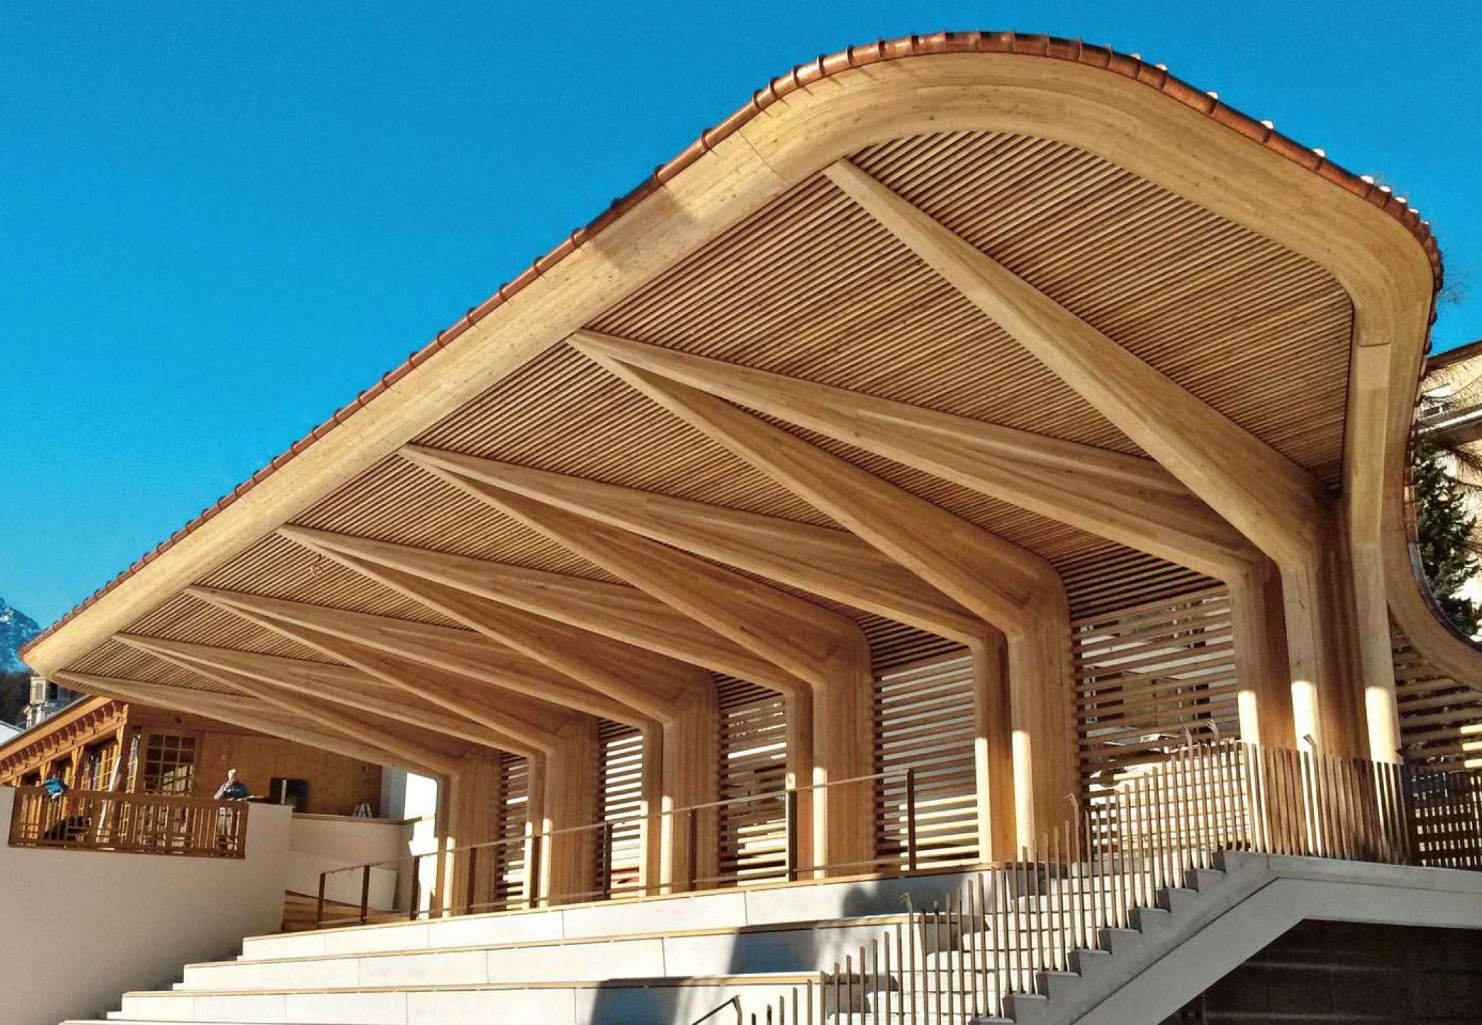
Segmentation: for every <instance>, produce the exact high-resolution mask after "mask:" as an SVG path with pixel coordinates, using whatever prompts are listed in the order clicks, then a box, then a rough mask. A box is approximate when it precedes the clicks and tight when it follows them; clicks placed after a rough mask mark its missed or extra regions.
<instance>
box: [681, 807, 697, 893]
mask: <svg viewBox="0 0 1482 1025" xmlns="http://www.w3.org/2000/svg"><path fill="white" fill-rule="evenodd" d="M684 828H685V837H684V849H685V853H686V857H685V880H684V884H685V885H684V889H685V892H686V893H693V892H694V891H695V888H696V887H697V886H698V885H699V882H700V809H698V808H688V809H686V810H685V827H684Z"/></svg>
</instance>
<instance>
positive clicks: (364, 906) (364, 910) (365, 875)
mask: <svg viewBox="0 0 1482 1025" xmlns="http://www.w3.org/2000/svg"><path fill="white" fill-rule="evenodd" d="M370 879H371V867H370V866H369V865H366V866H364V867H363V868H361V870H360V924H361V925H364V924H365V923H366V919H368V918H369V917H370Z"/></svg>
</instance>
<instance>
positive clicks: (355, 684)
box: [114, 634, 533, 754]
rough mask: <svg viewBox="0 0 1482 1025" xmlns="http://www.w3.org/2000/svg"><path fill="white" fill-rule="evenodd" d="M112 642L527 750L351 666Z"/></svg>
mask: <svg viewBox="0 0 1482 1025" xmlns="http://www.w3.org/2000/svg"><path fill="white" fill-rule="evenodd" d="M114 639H115V640H117V641H119V642H120V643H121V644H126V645H128V646H130V647H132V648H137V649H138V650H140V651H144V652H147V653H149V654H150V655H153V656H154V657H156V658H161V659H165V660H167V661H169V662H172V663H174V664H176V665H179V666H181V667H182V668H185V669H190V670H199V669H202V668H204V669H206V670H208V671H209V670H212V669H217V670H224V671H226V672H229V673H232V674H234V675H236V676H238V677H245V678H247V679H250V680H256V681H259V682H260V683H262V684H267V685H272V686H276V687H281V688H282V689H284V690H288V691H292V692H294V693H296V694H300V695H304V696H307V697H322V698H323V699H324V700H326V701H330V702H333V703H335V704H340V705H344V706H346V707H348V708H355V709H359V710H360V711H363V712H369V713H371V714H373V715H378V716H382V717H385V718H389V719H391V720H392V721H393V722H405V723H407V724H409V725H412V726H418V727H421V728H423V729H428V730H432V731H434V732H436V733H438V734H442V735H445V736H449V737H457V738H459V739H461V740H466V741H468V742H469V743H472V744H477V745H479V746H481V747H486V748H494V749H496V750H500V751H510V752H513V753H515V754H531V753H533V749H532V748H530V747H529V745H527V744H525V743H523V742H522V741H520V740H519V739H518V738H515V737H511V736H509V735H508V734H502V733H496V732H495V731H493V730H490V729H487V728H485V727H481V726H479V725H478V724H476V723H471V722H469V721H468V720H466V719H464V718H463V717H461V716H455V715H450V714H447V713H445V712H443V711H441V710H440V709H438V708H437V707H436V706H435V705H431V704H428V703H427V702H425V701H424V700H422V699H418V698H412V697H411V696H410V695H407V694H405V693H404V692H402V691H400V690H398V689H396V688H395V687H392V686H390V685H389V684H387V683H385V682H383V681H382V680H379V679H377V678H376V677H374V676H371V675H370V674H369V673H365V672H362V671H361V670H359V669H356V668H355V667H353V666H346V665H334V664H330V663H325V662H309V661H305V660H303V659H296V658H284V657H282V656H281V655H264V654H260V653H258V652H254V651H239V650H237V649H235V648H219V647H213V646H211V645H206V644H193V643H190V642H188V641H176V640H170V639H167V638H163V637H145V636H140V635H137V634H117V635H115V638H114Z"/></svg>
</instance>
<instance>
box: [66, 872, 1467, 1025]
mask: <svg viewBox="0 0 1482 1025" xmlns="http://www.w3.org/2000/svg"><path fill="white" fill-rule="evenodd" d="M1216 864H1217V866H1218V867H1216V868H1211V869H1200V870H1196V871H1191V872H1188V873H1187V874H1186V875H1185V878H1184V880H1183V882H1184V885H1183V886H1179V887H1164V888H1162V889H1160V890H1158V891H1157V893H1156V895H1155V899H1154V900H1153V901H1152V902H1151V904H1152V906H1148V907H1137V908H1133V909H1132V910H1131V912H1130V914H1129V915H1128V916H1127V927H1125V928H1115V929H1100V930H1098V931H1095V932H1094V934H1092V937H1093V938H1091V939H1090V942H1088V943H1085V944H1078V943H1077V942H1076V940H1077V938H1078V937H1079V936H1081V935H1083V934H1084V930H1082V929H1080V928H1078V927H1075V926H1074V925H1069V926H1068V927H1067V922H1068V919H1067V916H1066V914H1065V911H1066V908H1067V906H1070V905H1073V904H1074V901H1072V900H1070V899H1069V898H1070V896H1071V895H1072V894H1073V893H1075V892H1077V891H1078V892H1080V893H1082V894H1095V895H1096V896H1097V898H1098V899H1099V900H1101V901H1102V902H1103V904H1105V902H1106V901H1107V900H1108V899H1109V895H1108V894H1107V893H1106V891H1105V885H1106V884H1105V880H1104V879H1102V878H1101V877H1098V876H1097V875H1096V874H1094V873H1092V872H1090V871H1089V870H1086V871H1070V872H1067V873H1064V874H1063V875H1062V876H1061V877H1058V878H1055V879H1050V880H1046V879H1044V878H1043V877H1042V876H1031V877H1029V878H1030V879H1031V880H1032V881H1031V882H1029V883H1027V884H1025V886H1024V889H1025V890H1026V891H1029V892H1020V893H1017V894H1014V895H1013V896H1012V897H1011V898H1005V900H1004V901H1002V902H1001V904H1000V905H999V906H1000V907H1001V909H1002V910H1001V913H1000V914H999V915H998V916H997V917H996V918H995V919H994V923H995V924H993V926H992V927H991V928H990V927H988V925H987V921H986V919H985V918H984V917H983V916H981V915H974V914H973V913H972V904H971V901H969V903H968V906H967V910H966V911H965V912H964V911H963V910H962V906H961V905H957V904H955V903H953V902H952V901H949V900H948V899H947V898H948V897H949V895H955V894H959V893H963V892H967V891H971V890H972V889H973V888H974V887H977V886H978V885H979V877H977V876H975V875H973V874H970V873H944V874H935V875H919V876H914V877H910V878H898V879H873V880H858V881H838V882H828V883H819V884H812V883H810V884H793V885H786V886H775V887H767V888H757V889H752V890H744V891H743V890H733V891H722V892H714V893H707V894H697V895H693V896H676V897H667V898H653V899H648V900H640V901H626V902H611V903H607V904H593V905H582V906H572V907H567V908H558V909H550V910H542V911H534V912H527V913H510V914H495V915H480V916H471V917H466V918H451V919H444V920H439V921H433V922H416V923H411V922H403V923H396V924H385V925H376V926H366V927H359V928H345V929H335V930H325V931H319V932H307V933H296V934H283V935H276V936H261V937H251V938H249V939H247V940H246V941H245V943H244V947H243V952H242V954H241V956H240V957H238V958H237V959H236V960H234V961H227V962H218V963H207V964H194V965H188V966H187V967H186V968H185V972H184V977H183V979H182V980H181V981H180V982H179V983H177V984H176V985H175V987H174V988H173V989H171V990H165V991H159V992H150V993H129V994H125V996H124V998H123V1005H122V1008H121V1009H120V1010H119V1011H116V1012H113V1013H112V1014H110V1015H109V1016H108V1017H109V1020H110V1021H113V1022H122V1023H130V1025H156V1023H162V1022H177V1023H178V1022H191V1023H218V1025H259V1023H275V1025H285V1023H286V1025H463V1023H474V1022H477V1023H480V1025H485V1023H489V1022H512V1023H518V1022H541V1023H542V1025H567V1023H570V1025H587V1023H597V1025H608V1023H629V1022H632V1023H647V1025H689V1023H691V1022H694V1021H696V1020H697V1019H699V1018H701V1017H702V1016H703V1015H705V1014H706V1013H707V1012H709V1011H712V1010H714V1009H715V1008H717V1007H719V1006H721V1005H722V1004H724V1003H725V1002H727V1001H730V1000H732V999H733V998H739V1001H740V1005H741V1007H742V1008H743V1009H744V1010H745V1012H746V1018H745V1020H750V1016H751V1015H752V1014H755V1015H757V1020H758V1021H767V1020H769V1019H767V1018H766V1017H765V1009H766V1008H772V1009H774V1012H775V1010H776V1009H777V1008H779V1007H781V1008H784V1009H785V1010H786V1017H785V1018H784V1017H783V1016H782V1015H781V1014H777V1013H774V1017H773V1018H772V1019H770V1020H771V1021H774V1022H778V1023H779V1025H780V1023H784V1022H794V1023H803V1022H809V1021H812V1022H817V1023H819V1025H823V1023H850V1025H881V1023H887V1022H890V1023H894V1022H919V1023H922V1025H927V1023H931V1025H968V1023H974V1025H979V1023H989V1022H1004V1021H1013V1022H1016V1023H1017V1025H1060V1023H1065V1025H1070V1023H1073V1022H1075V1023H1082V1022H1083V1023H1086V1025H1091V1023H1092V1022H1096V1021H1098V1020H1104V1021H1108V1022H1115V1021H1118V1020H1122V1021H1130V1020H1153V1021H1156V1020H1160V1018H1159V1017H1152V1016H1151V1015H1154V1014H1164V1013H1171V1012H1172V1011H1173V1010H1176V1009H1177V1007H1178V1006H1180V1005H1181V1003H1182V1002H1183V1000H1186V999H1188V998H1189V997H1191V996H1192V995H1194V994H1196V993H1197V992H1199V991H1200V990H1199V989H1192V990H1190V987H1191V986H1193V985H1196V984H1198V982H1199V980H1201V979H1203V980H1206V981H1205V982H1204V983H1203V984H1205V985H1207V984H1208V983H1209V982H1212V981H1213V980H1214V979H1217V978H1218V977H1219V975H1220V974H1223V972H1225V971H1228V970H1230V969H1231V968H1233V967H1234V966H1235V965H1238V964H1239V963H1241V961H1242V960H1244V958H1245V957H1248V956H1249V955H1250V954H1251V953H1254V952H1255V951H1256V950H1258V949H1260V946H1261V945H1264V943H1266V942H1270V940H1271V939H1274V938H1275V937H1276V936H1278V935H1280V932H1281V931H1283V930H1284V929H1286V928H1289V927H1290V925H1291V924H1293V923H1294V921H1296V920H1298V919H1299V918H1300V915H1301V911H1300V909H1301V908H1302V907H1303V904H1302V901H1304V900H1310V899H1315V898H1313V897H1312V895H1313V894H1322V893H1326V892H1327V891H1325V890H1323V889H1322V887H1323V886H1329V887H1331V886H1332V885H1334V883H1333V879H1334V873H1335V872H1340V870H1341V871H1342V872H1347V873H1348V878H1347V879H1346V881H1345V882H1344V884H1343V885H1344V887H1346V889H1342V893H1343V894H1344V895H1345V896H1343V898H1342V901H1338V902H1336V903H1333V902H1332V901H1333V900H1334V898H1323V899H1328V900H1330V904H1328V905H1320V904H1319V905H1313V908H1314V909H1315V910H1313V911H1312V914H1313V915H1314V916H1316V915H1321V916H1322V917H1342V916H1343V914H1344V911H1343V908H1345V907H1348V906H1350V904H1351V906H1352V907H1354V908H1356V909H1358V913H1360V914H1363V915H1366V916H1368V918H1369V920H1375V915H1377V914H1381V912H1377V911H1375V910H1373V909H1372V908H1371V909H1368V910H1364V909H1363V907H1362V906H1361V903H1354V902H1355V901H1358V897H1357V896H1355V895H1357V894H1359V893H1360V891H1359V890H1357V889H1354V886H1355V884H1356V882H1363V883H1364V885H1365V886H1367V887H1368V890H1364V891H1363V892H1364V893H1369V894H1370V896H1371V897H1372V898H1373V899H1374V900H1377V901H1378V902H1379V903H1378V905H1376V906H1377V907H1379V908H1381V909H1384V908H1389V907H1390V906H1391V905H1390V904H1387V903H1385V902H1386V901H1389V902H1391V903H1392V904H1393V907H1394V909H1395V910H1393V911H1390V912H1384V913H1388V914H1390V916H1391V917H1394V916H1396V915H1401V914H1402V912H1401V911H1400V910H1399V909H1400V908H1408V909H1417V908H1421V909H1423V908H1424V907H1425V906H1426V905H1425V902H1424V901H1423V900H1420V899H1419V897H1418V896H1417V894H1418V893H1420V892H1421V891H1423V890H1426V889H1427V888H1429V889H1430V890H1441V891H1445V892H1444V894H1437V893H1431V894H1430V895H1429V896H1430V898H1432V903H1433V906H1432V907H1431V908H1430V910H1429V911H1428V912H1426V913H1427V914H1429V915H1430V916H1431V917H1432V918H1434V917H1435V916H1436V915H1444V914H1453V915H1459V916H1461V917H1460V918H1459V919H1458V921H1462V922H1465V921H1467V920H1468V919H1467V918H1466V916H1467V915H1472V916H1474V919H1475V923H1476V924H1475V926H1474V927H1479V928H1482V879H1479V877H1478V876H1477V875H1475V874H1471V873H1459V872H1447V871H1443V870H1432V869H1406V868H1392V867H1385V866H1374V865H1359V864H1356V863H1351V862H1323V861H1316V860H1315V859H1290V858H1289V859H1278V858H1273V857H1268V856H1264V855H1249V854H1231V855H1226V856H1223V857H1222V858H1220V859H1218V860H1217V862H1216ZM1335 866H1336V868H1335ZM983 879H984V880H997V881H998V882H999V883H1000V884H1001V883H1002V879H1003V877H1002V876H1001V875H999V876H985V877H983ZM1283 884H1284V885H1286V886H1287V887H1288V890H1287V891H1284V892H1288V896H1286V897H1283V898H1282V899H1281V900H1279V901H1276V902H1273V901H1272V899H1271V895H1272V893H1273V887H1276V889H1277V890H1278V891H1280V890H1281V885H1283ZM1292 887H1295V888H1292ZM1396 894H1398V895H1399V896H1398V897H1397V896H1396ZM1438 897H1439V902H1436V900H1435V899H1436V898H1438ZM954 900H955V898H954ZM1344 901H1347V902H1348V903H1344ZM908 905H909V907H911V908H913V909H915V910H914V912H908V911H907V907H908ZM934 905H936V906H937V907H939V908H942V910H940V911H932V910H930V909H932V908H933V906H934ZM953 906H956V907H957V908H958V911H957V912H955V913H954V912H953V911H952V910H951V907H953ZM922 909H928V910H926V911H925V912H924V913H923V911H922ZM1293 909H1297V910H1296V911H1295V912H1294V911H1293ZM1293 913H1296V914H1297V915H1298V919H1293V918H1292V917H1291V916H1292V914H1293ZM1379 920H1385V919H1383V918H1382V917H1381V918H1380V919H1379ZM1222 930H1223V931H1222ZM1222 937H1223V938H1222ZM1253 944H1254V946H1253ZM1078 948H1080V949H1078ZM1031 949H1037V950H1039V951H1040V952H1041V954H1043V952H1044V951H1045V950H1046V949H1049V950H1051V952H1052V953H1055V954H1058V955H1062V956H1058V957H1056V958H1055V961H1056V963H1063V964H1064V965H1066V969H1067V970H1063V971H1036V970H1034V969H1033V967H1032V964H1033V963H1034V962H1032V961H1030V960H1029V959H1028V958H1027V956H1026V954H1027V952H1028V951H1029V950H1031ZM1192 950H1204V951H1205V953H1204V955H1203V960H1200V961H1195V962H1189V961H1188V956H1187V955H1188V954H1189V952H1190V951H1192ZM1181 959H1182V960H1181ZM1170 965H1181V967H1177V969H1176V970H1175V969H1173V968H1170ZM1170 973H1171V974H1170ZM999 990H1003V991H1004V993H1003V996H1002V999H1000V998H999V996H1000V994H999ZM1185 991H1188V992H1187V995H1182V994H1183V993H1184V992H1185ZM1180 997H1181V999H1180ZM1175 1000H1177V1001H1178V1002H1171V1001H1175ZM1112 1006H1122V1007H1125V1008H1135V1009H1136V1013H1137V1014H1138V1015H1148V1016H1149V1017H1146V1018H1143V1017H1136V1018H1135V1019H1134V1018H1127V1017H1122V1018H1119V1017H1116V1016H1113V1017H1110V1018H1107V1017H1104V1013H1105V1008H1107V1007H1112ZM1165 1008H1166V1010H1164V1009H1165ZM810 1012H811V1014H812V1017H809V1014H810ZM1098 1015H1103V1017H1102V1018H1101V1019H1098V1018H1097V1016H1098ZM711 1020H712V1021H719V1022H724V1023H726V1025H729V1023H730V1022H733V1021H735V1020H736V1017H735V1011H734V1010H733V1009H729V1008H728V1009H726V1010H725V1011H724V1012H723V1013H721V1014H718V1015H716V1017H714V1018H712V1019H711ZM69 1025H81V1023H69Z"/></svg>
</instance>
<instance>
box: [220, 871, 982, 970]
mask: <svg viewBox="0 0 1482 1025" xmlns="http://www.w3.org/2000/svg"><path fill="white" fill-rule="evenodd" d="M970 875H971V873H968V872H945V873H924V874H921V875H916V876H905V877H895V878H873V877H872V878H860V879H841V880H837V881H835V880H829V881H827V882H801V883H786V884H777V885H773V886H758V887H751V888H747V889H736V890H720V891H710V892H706V893H698V894H678V895H675V896H671V897H648V898H641V899H632V900H615V901H608V902H605V903H599V904H576V905H569V906H565V907H557V908H543V909H537V910H534V911H509V912H498V913H493V914H485V915H469V916H465V917H456V918H445V919H437V920H435V921H430V922H429V921H420V922H388V923H384V924H379V925H365V926H352V927H348V928H338V929H324V930H319V931H316V932H302V933H284V934H277V935H271V936H249V937H248V938H247V939H246V940H244V941H243V945H242V955H241V960H244V961H251V960H263V959H282V958H288V957H315V956H323V955H326V954H352V953H369V952H375V951H387V950H428V949H440V948H448V947H469V946H494V945H499V944H507V943H520V942H530V941H538V940H555V939H578V938H593V937H617V936H632V935H649V934H653V933H658V932H665V931H673V930H675V929H685V930H695V929H735V928H739V927H741V926H746V925H769V924H783V923H787V922H802V921H816V920H823V919H838V918H852V917H860V916H867V915H880V914H894V913H899V912H902V911H904V910H905V908H906V905H905V899H906V898H907V897H909V898H910V899H911V901H912V904H913V906H914V907H917V908H921V907H929V906H930V905H931V903H932V902H933V901H940V900H941V899H942V897H943V896H944V895H945V894H949V893H950V894H954V895H955V894H956V893H958V892H959V891H960V890H961V887H962V884H963V881H964V880H965V879H967V878H968V877H969V876H970Z"/></svg>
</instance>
